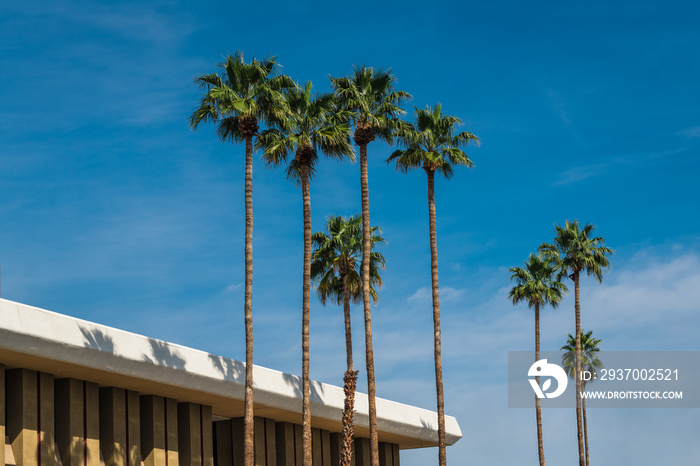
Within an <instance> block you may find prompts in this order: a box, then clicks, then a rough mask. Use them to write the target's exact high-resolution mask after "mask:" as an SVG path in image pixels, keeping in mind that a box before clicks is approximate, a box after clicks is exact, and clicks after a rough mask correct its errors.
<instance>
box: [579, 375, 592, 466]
mask: <svg viewBox="0 0 700 466" xmlns="http://www.w3.org/2000/svg"><path fill="white" fill-rule="evenodd" d="M582 390H583V391H585V390H586V386H585V385H584V386H583V387H582ZM581 405H582V408H583V438H584V440H585V453H586V466H588V465H589V464H590V463H589V461H590V457H589V455H588V425H587V422H586V398H581Z"/></svg>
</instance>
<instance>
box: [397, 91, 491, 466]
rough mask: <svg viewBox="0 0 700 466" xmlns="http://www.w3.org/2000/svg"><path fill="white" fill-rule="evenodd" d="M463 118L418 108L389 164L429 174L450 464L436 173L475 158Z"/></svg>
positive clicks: (441, 417)
mask: <svg viewBox="0 0 700 466" xmlns="http://www.w3.org/2000/svg"><path fill="white" fill-rule="evenodd" d="M461 122H462V121H461V120H460V119H459V118H457V117H454V116H449V115H443V114H442V106H441V105H440V104H437V105H435V107H433V108H430V107H426V108H425V110H419V109H418V108H416V121H415V123H414V125H413V126H411V125H408V126H405V127H403V128H402V129H401V130H399V131H398V135H397V138H398V140H399V143H400V144H401V145H402V146H404V149H399V150H396V151H394V153H393V154H391V156H390V157H389V159H388V160H387V163H390V162H392V161H395V162H396V169H397V170H399V171H401V172H404V173H405V172H408V171H410V170H413V169H415V168H422V169H423V170H425V173H426V174H427V175H428V219H429V229H430V265H431V276H432V288H433V324H434V337H435V385H436V388H437V409H438V442H439V453H438V455H439V461H440V466H445V464H447V453H446V446H447V444H446V440H445V399H444V394H443V388H442V361H441V333H440V299H439V287H438V260H437V259H438V255H437V237H436V226H435V173H436V172H437V173H441V174H442V175H443V176H444V177H445V178H446V179H449V178H451V177H452V175H453V174H454V169H453V167H454V166H460V165H462V166H465V167H472V165H473V164H472V161H471V160H469V157H468V156H467V154H466V153H465V152H464V151H463V150H462V149H461V148H462V147H466V146H467V144H468V143H469V142H472V143H477V144H478V142H479V138H477V137H476V136H474V135H473V134H472V133H469V132H467V131H463V132H461V133H459V134H455V126H457V125H458V124H460V123H461Z"/></svg>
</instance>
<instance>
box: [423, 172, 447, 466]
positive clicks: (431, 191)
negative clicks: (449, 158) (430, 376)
mask: <svg viewBox="0 0 700 466" xmlns="http://www.w3.org/2000/svg"><path fill="white" fill-rule="evenodd" d="M427 173H428V217H429V226H430V272H431V278H432V285H433V328H434V335H435V387H436V389H437V411H438V460H439V464H440V466H445V465H446V464H447V441H446V439H445V395H444V393H443V389H442V349H441V338H442V337H441V334H440V296H439V294H440V293H439V285H438V253H437V228H436V225H435V224H436V221H435V172H434V171H432V170H428V171H427Z"/></svg>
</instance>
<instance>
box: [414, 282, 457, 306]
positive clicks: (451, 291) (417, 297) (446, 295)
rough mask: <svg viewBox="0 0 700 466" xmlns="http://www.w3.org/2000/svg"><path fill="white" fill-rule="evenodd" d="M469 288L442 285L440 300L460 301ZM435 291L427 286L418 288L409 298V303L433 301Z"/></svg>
mask: <svg viewBox="0 0 700 466" xmlns="http://www.w3.org/2000/svg"><path fill="white" fill-rule="evenodd" d="M466 291H467V290H464V289H457V288H452V287H451V286H441V287H440V302H441V303H442V302H445V303H449V302H456V301H459V300H460V299H461V298H462V297H463V296H464V294H465V293H466ZM432 299H433V291H432V288H429V287H427V286H424V287H421V288H419V289H418V290H416V292H415V293H413V294H412V295H411V296H410V297H409V298H408V302H409V303H426V302H432Z"/></svg>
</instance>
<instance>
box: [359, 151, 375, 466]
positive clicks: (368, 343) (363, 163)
mask: <svg viewBox="0 0 700 466" xmlns="http://www.w3.org/2000/svg"><path fill="white" fill-rule="evenodd" d="M360 185H361V191H362V302H363V304H364V310H365V356H366V359H367V398H368V399H369V442H370V449H369V453H370V455H369V456H370V463H371V465H372V466H379V437H378V435H377V401H376V399H375V396H376V395H375V385H374V352H373V350H372V307H371V302H370V299H371V295H370V288H369V258H370V251H371V248H372V245H371V242H370V237H371V234H372V232H371V230H370V227H369V181H368V177H367V144H362V145H360Z"/></svg>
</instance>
